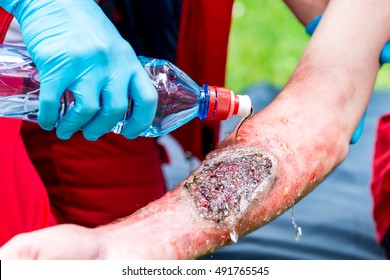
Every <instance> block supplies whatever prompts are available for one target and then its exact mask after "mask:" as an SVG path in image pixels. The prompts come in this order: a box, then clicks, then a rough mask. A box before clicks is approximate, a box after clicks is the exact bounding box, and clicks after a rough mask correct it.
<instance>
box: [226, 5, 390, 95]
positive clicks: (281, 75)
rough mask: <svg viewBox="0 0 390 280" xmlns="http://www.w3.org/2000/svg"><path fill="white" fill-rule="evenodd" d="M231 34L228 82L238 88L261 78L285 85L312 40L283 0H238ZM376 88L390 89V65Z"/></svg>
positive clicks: (383, 71) (382, 72)
mask: <svg viewBox="0 0 390 280" xmlns="http://www.w3.org/2000/svg"><path fill="white" fill-rule="evenodd" d="M235 2H236V9H235V13H234V15H233V22H232V32H231V34H230V42H229V53H228V63H227V76H226V85H227V87H229V88H231V89H232V90H234V91H236V92H238V93H239V92H241V91H242V90H243V89H245V88H246V87H247V86H249V85H251V84H253V83H258V82H262V81H265V82H269V83H272V84H274V85H277V86H283V85H284V84H285V83H286V82H287V80H288V79H289V77H290V75H291V74H292V71H293V70H294V68H295V66H296V65H297V63H298V61H299V58H300V56H301V55H302V53H303V50H304V48H305V46H306V44H307V42H308V40H309V37H308V35H306V33H305V30H304V27H303V26H302V25H301V24H300V23H299V22H298V21H297V20H296V18H295V17H294V15H293V14H292V13H291V12H290V10H289V9H288V8H287V6H285V4H284V3H283V1H281V0H236V1H235ZM376 88H377V89H390V65H386V66H384V67H382V69H381V70H380V72H379V76H378V79H377V83H376Z"/></svg>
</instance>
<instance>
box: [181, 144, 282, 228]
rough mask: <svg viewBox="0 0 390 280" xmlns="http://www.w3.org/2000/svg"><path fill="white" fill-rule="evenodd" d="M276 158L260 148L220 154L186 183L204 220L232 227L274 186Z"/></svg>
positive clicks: (206, 162)
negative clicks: (254, 201)
mask: <svg viewBox="0 0 390 280" xmlns="http://www.w3.org/2000/svg"><path fill="white" fill-rule="evenodd" d="M276 172H277V164H276V160H275V158H274V157H273V156H272V155H271V154H270V153H269V152H266V151H264V150H261V149H258V148H235V149H224V150H220V151H219V152H218V154H217V155H210V156H208V158H207V159H206V161H205V162H204V164H203V166H202V168H201V169H200V170H198V171H197V172H195V173H193V174H192V175H191V176H190V177H189V178H188V179H187V180H186V182H185V183H184V187H185V188H186V189H187V190H188V191H189V193H190V195H191V197H192V198H193V199H194V202H195V205H196V207H197V209H198V211H199V213H200V215H201V217H203V218H204V219H207V220H212V221H214V222H217V223H224V224H227V225H228V226H230V227H232V226H234V225H235V223H236V222H237V221H238V220H240V219H241V217H242V216H243V215H245V212H246V210H247V209H248V206H249V205H250V204H251V203H252V202H253V200H256V203H259V202H261V201H262V200H263V199H264V198H265V197H266V196H267V194H268V193H269V192H270V191H271V190H272V188H273V186H274V184H273V183H274V179H275V174H276Z"/></svg>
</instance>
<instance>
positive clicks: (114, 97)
mask: <svg viewBox="0 0 390 280" xmlns="http://www.w3.org/2000/svg"><path fill="white" fill-rule="evenodd" d="M127 88H128V81H126V82H124V81H119V80H115V79H113V80H111V81H110V82H109V83H108V84H107V85H106V86H105V87H104V88H103V90H102V99H103V102H102V103H103V105H102V107H101V108H100V110H99V112H98V114H97V115H96V116H95V117H94V118H93V119H92V120H91V121H90V122H89V123H88V124H87V125H86V126H85V127H84V128H83V135H84V137H85V138H87V139H88V140H97V139H98V138H99V137H100V136H102V135H103V134H105V133H106V132H109V131H111V130H112V128H113V127H114V126H115V125H116V124H117V123H118V122H119V121H120V120H122V119H123V116H124V114H125V113H126V110H127V109H128V106H129V100H128V97H127V96H128V95H127V90H128V89H127Z"/></svg>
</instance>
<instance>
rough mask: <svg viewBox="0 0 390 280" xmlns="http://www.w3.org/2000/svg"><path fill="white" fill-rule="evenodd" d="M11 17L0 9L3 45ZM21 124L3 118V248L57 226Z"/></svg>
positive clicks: (0, 239)
mask: <svg viewBox="0 0 390 280" xmlns="http://www.w3.org/2000/svg"><path fill="white" fill-rule="evenodd" d="M11 21H12V15H10V14H9V13H7V12H6V11H5V10H3V9H1V8H0V42H3V40H4V37H5V35H6V33H7V29H8V27H9V24H10V23H11ZM21 123H22V121H20V120H11V119H4V118H0V131H1V137H0V246H1V245H3V244H4V243H5V242H7V241H8V240H9V239H11V238H12V237H13V236H14V235H16V234H18V233H22V232H28V231H32V230H36V229H40V228H43V227H47V226H50V225H53V224H55V220H54V218H53V216H52V215H51V212H50V204H49V199H48V196H47V194H46V190H45V188H44V186H43V184H42V182H41V180H40V178H39V176H38V175H37V173H36V171H35V169H34V167H33V165H32V164H31V161H30V159H29V158H28V155H27V152H26V150H25V146H24V144H23V141H22V138H21V136H20V133H19V131H20V126H21Z"/></svg>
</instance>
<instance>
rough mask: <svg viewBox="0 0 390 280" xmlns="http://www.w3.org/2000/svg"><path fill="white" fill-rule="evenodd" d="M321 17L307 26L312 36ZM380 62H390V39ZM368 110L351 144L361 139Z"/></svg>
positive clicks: (383, 50) (307, 30)
mask: <svg viewBox="0 0 390 280" xmlns="http://www.w3.org/2000/svg"><path fill="white" fill-rule="evenodd" d="M321 18H322V15H320V16H318V17H316V18H314V19H313V20H312V21H311V22H309V24H308V25H307V26H306V28H305V29H306V33H307V34H309V35H310V36H311V35H313V33H314V31H315V30H316V28H317V25H318V24H319V23H320V21H321ZM379 62H380V65H383V64H385V63H389V62H390V41H389V42H387V43H386V44H385V46H384V47H383V49H382V51H381V54H380V57H379ZM366 112H367V111H366ZM366 112H364V115H363V117H362V119H361V120H360V122H359V124H358V126H357V128H356V130H355V132H354V133H353V135H352V138H351V140H350V141H349V143H350V144H355V143H356V142H357V141H358V140H359V138H360V136H361V135H362V132H363V126H364V119H365V117H366Z"/></svg>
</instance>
